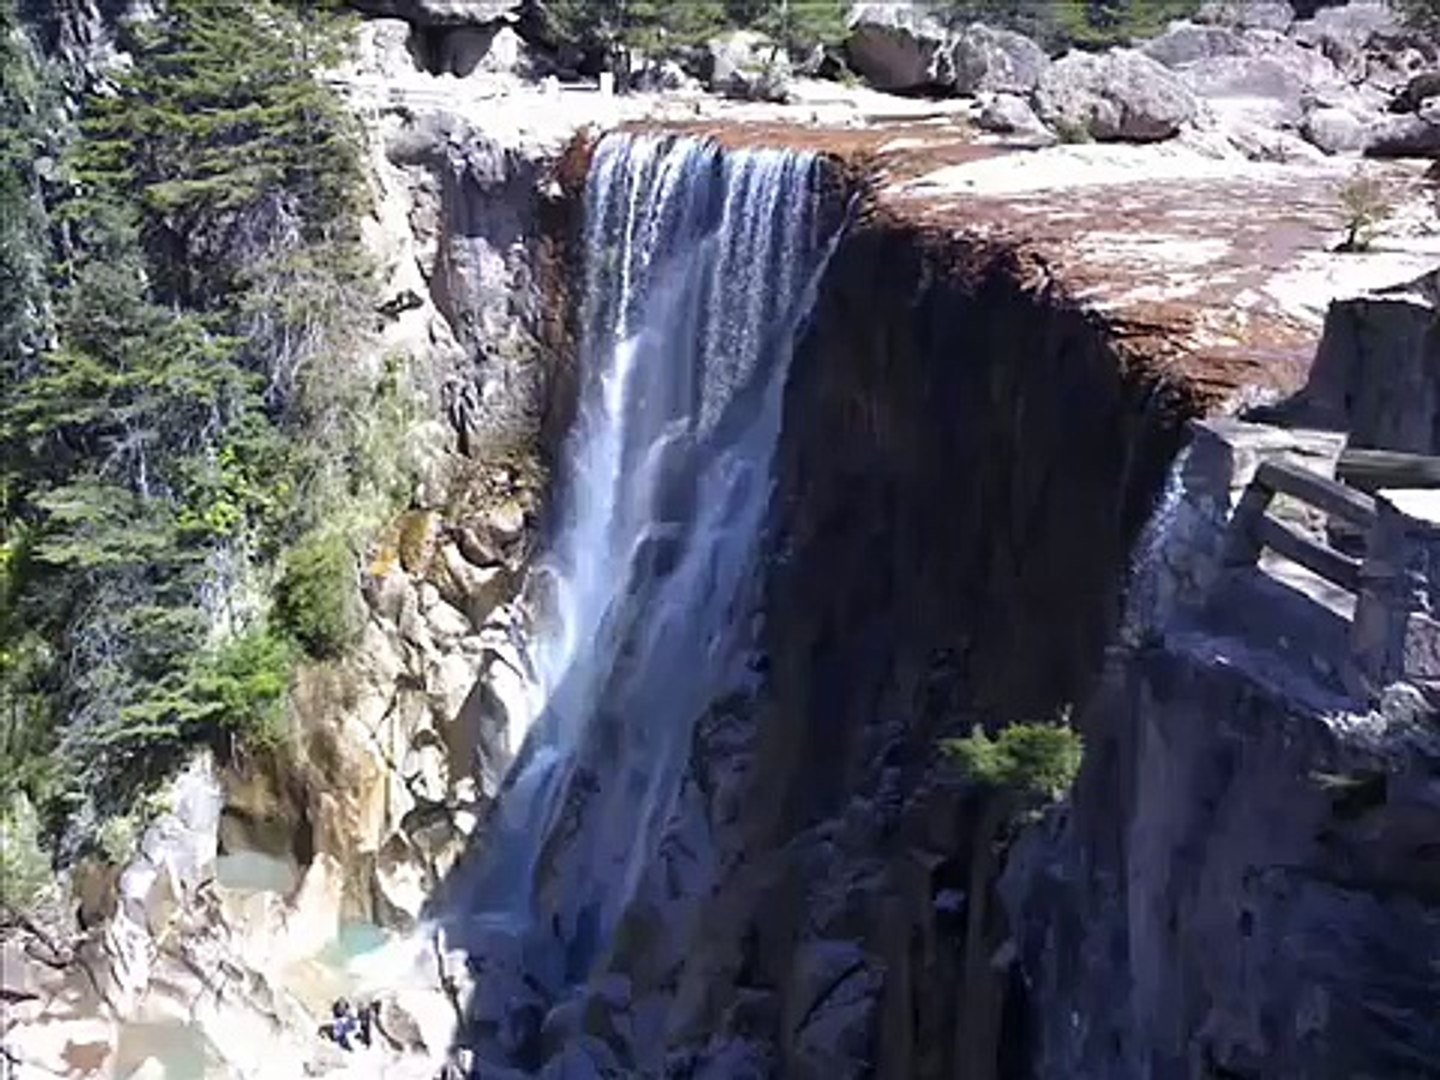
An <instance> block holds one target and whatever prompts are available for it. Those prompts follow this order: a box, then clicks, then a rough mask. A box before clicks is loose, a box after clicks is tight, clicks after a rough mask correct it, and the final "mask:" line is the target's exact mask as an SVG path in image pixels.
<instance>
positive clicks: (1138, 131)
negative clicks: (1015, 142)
mask: <svg viewBox="0 0 1440 1080" xmlns="http://www.w3.org/2000/svg"><path fill="white" fill-rule="evenodd" d="M1034 104H1035V111H1036V113H1037V114H1038V115H1039V117H1040V119H1041V120H1042V121H1044V123H1045V124H1046V125H1047V126H1049V127H1050V128H1052V129H1054V130H1055V131H1057V132H1060V133H1061V134H1062V136H1063V135H1065V134H1068V133H1073V134H1075V135H1081V134H1083V135H1088V136H1089V137H1090V138H1093V139H1096V140H1099V141H1102V142H1103V141H1124V142H1155V141H1158V140H1160V139H1168V138H1170V137H1171V136H1172V135H1175V134H1176V133H1177V132H1178V131H1179V130H1180V127H1181V125H1182V124H1184V123H1185V122H1186V121H1188V120H1190V119H1192V118H1193V117H1194V116H1195V114H1196V109H1197V103H1196V99H1195V95H1194V93H1193V92H1192V91H1191V90H1190V88H1189V87H1187V86H1186V85H1185V84H1184V82H1183V81H1181V80H1180V79H1179V78H1178V77H1177V76H1176V75H1175V73H1174V72H1172V71H1171V70H1170V69H1169V68H1167V67H1165V65H1163V64H1161V63H1160V62H1159V61H1157V60H1152V59H1151V58H1150V57H1148V56H1146V55H1145V54H1144V53H1142V52H1138V51H1136V50H1134V49H1112V50H1111V51H1109V52H1107V53H1099V54H1093V53H1082V52H1074V53H1070V54H1069V55H1067V56H1064V57H1062V58H1061V59H1059V60H1057V61H1056V62H1055V63H1053V64H1051V65H1050V67H1049V68H1048V69H1047V70H1046V71H1045V73H1044V74H1043V75H1042V76H1041V77H1040V83H1039V85H1038V86H1037V87H1036V88H1035V95H1034Z"/></svg>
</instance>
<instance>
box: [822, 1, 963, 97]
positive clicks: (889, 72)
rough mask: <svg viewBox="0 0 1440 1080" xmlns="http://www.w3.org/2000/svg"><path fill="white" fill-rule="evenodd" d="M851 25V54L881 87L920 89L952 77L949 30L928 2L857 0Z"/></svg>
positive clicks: (852, 62) (847, 53) (851, 60)
mask: <svg viewBox="0 0 1440 1080" xmlns="http://www.w3.org/2000/svg"><path fill="white" fill-rule="evenodd" d="M849 27H850V36H849V37H848V38H846V40H845V56H846V59H847V60H848V61H849V63H850V66H851V67H852V68H854V69H855V71H856V73H857V74H859V75H860V76H861V77H863V78H864V79H865V81H866V82H868V83H869V84H870V85H871V86H873V87H875V88H876V89H877V90H891V91H896V90H918V89H922V88H924V87H929V86H935V85H939V84H948V83H950V82H951V81H952V79H953V76H952V73H951V70H950V67H951V63H952V58H951V38H950V33H949V31H948V30H947V29H946V28H945V25H944V24H943V23H941V22H940V21H939V20H938V19H936V18H935V17H934V16H932V15H931V14H930V12H929V9H928V8H927V7H926V6H925V5H923V4H919V3H910V2H906V0H896V2H890V0H885V2H875V3H859V4H855V5H854V6H853V7H852V8H851V9H850V18H849Z"/></svg>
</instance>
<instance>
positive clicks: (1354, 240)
mask: <svg viewBox="0 0 1440 1080" xmlns="http://www.w3.org/2000/svg"><path fill="white" fill-rule="evenodd" d="M1340 207H1341V210H1342V211H1343V213H1344V215H1345V239H1344V240H1343V241H1341V243H1340V250H1341V251H1369V250H1370V245H1371V244H1373V243H1374V242H1375V235H1376V234H1377V233H1378V232H1379V231H1380V226H1381V225H1382V224H1384V222H1385V219H1386V218H1388V217H1389V216H1390V215H1391V214H1392V213H1394V211H1395V208H1394V206H1393V205H1392V204H1391V202H1390V199H1389V197H1388V196H1387V195H1386V194H1385V185H1384V184H1382V183H1381V182H1380V180H1379V179H1378V178H1376V177H1374V176H1370V175H1368V174H1366V173H1364V172H1359V171H1357V172H1356V173H1355V175H1354V176H1352V177H1351V178H1350V179H1349V180H1347V181H1346V182H1345V185H1344V186H1343V187H1342V188H1341V189H1340Z"/></svg>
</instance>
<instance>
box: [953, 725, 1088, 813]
mask: <svg viewBox="0 0 1440 1080" xmlns="http://www.w3.org/2000/svg"><path fill="white" fill-rule="evenodd" d="M941 748H942V749H943V750H944V751H945V753H946V754H947V755H949V756H950V757H952V758H953V759H954V760H955V761H956V762H958V763H959V765H960V768H961V769H962V770H963V771H964V773H965V775H966V776H967V777H969V778H970V779H971V780H973V781H975V782H976V783H978V784H982V785H984V786H985V787H988V788H996V789H1002V790H1005V791H1009V792H1014V793H1016V794H1021V795H1025V796H1029V797H1041V798H1047V799H1052V800H1053V799H1059V798H1061V797H1062V796H1064V794H1065V792H1066V791H1068V790H1069V789H1070V785H1071V784H1073V783H1074V782H1075V777H1076V775H1077V774H1078V773H1079V771H1080V762H1081V760H1082V759H1083V757H1084V744H1083V742H1082V741H1081V739H1080V736H1079V735H1078V734H1076V733H1075V732H1074V731H1073V730H1072V729H1071V728H1070V727H1068V726H1066V725H1063V724H1031V723H1022V724H1011V725H1010V726H1009V727H1006V728H1003V729H1002V730H1001V731H1000V733H999V734H998V735H996V736H994V737H992V736H990V735H987V734H986V733H985V730H984V729H983V728H981V727H980V726H979V725H978V724H977V725H976V726H975V728H974V730H973V731H971V733H970V734H969V735H966V736H964V737H963V738H959V739H947V740H946V741H945V742H944V743H942V744H941Z"/></svg>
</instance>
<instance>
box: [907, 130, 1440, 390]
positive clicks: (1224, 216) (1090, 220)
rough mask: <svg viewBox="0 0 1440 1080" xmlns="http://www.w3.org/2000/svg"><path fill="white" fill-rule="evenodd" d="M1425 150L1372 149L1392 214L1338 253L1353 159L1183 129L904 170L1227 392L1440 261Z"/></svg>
mask: <svg viewBox="0 0 1440 1080" xmlns="http://www.w3.org/2000/svg"><path fill="white" fill-rule="evenodd" d="M1424 167H1425V163H1422V162H1405V163H1390V164H1386V165H1383V166H1382V165H1367V166H1366V171H1367V173H1368V174H1369V175H1373V176H1375V177H1376V178H1377V179H1378V180H1379V181H1380V183H1381V184H1382V185H1383V189H1384V192H1385V201H1386V203H1387V204H1388V205H1389V206H1390V207H1391V208H1392V214H1391V216H1390V217H1389V218H1388V219H1387V221H1386V222H1385V223H1384V224H1383V225H1382V226H1381V229H1380V233H1379V235H1378V236H1377V238H1376V240H1375V242H1374V244H1373V246H1372V247H1371V249H1370V250H1369V251H1366V252H1364V253H1340V252H1337V251H1335V248H1336V247H1337V246H1338V245H1339V243H1340V242H1341V241H1342V240H1343V239H1344V237H1345V216H1344V211H1343V209H1342V206H1341V201H1340V191H1341V189H1342V187H1344V185H1345V184H1346V183H1347V181H1348V180H1349V179H1350V178H1351V176H1352V175H1353V174H1354V172H1353V170H1354V168H1355V166H1354V165H1353V163H1340V162H1333V161H1322V162H1304V163H1295V164H1282V163H1271V162H1252V161H1247V160H1243V159H1240V160H1237V159H1235V158H1233V157H1230V158H1217V157H1213V156H1210V155H1208V154H1205V153H1203V152H1201V151H1199V150H1197V149H1195V148H1193V147H1189V146H1186V145H1185V144H1183V143H1169V144H1164V145H1160V146H1146V147H1141V146H1097V145H1068V146H1057V147H1053V148H1050V149H1044V150H1036V151H1030V152H1026V153H1023V154H1021V153H1007V154H1003V155H1000V156H994V157H990V158H988V159H985V160H975V161H968V162H962V163H959V164H956V165H953V166H947V167H942V168H939V169H935V170H933V171H930V172H928V173H926V174H924V175H921V176H918V177H915V176H905V175H902V176H900V177H898V178H897V179H895V180H894V181H893V182H892V184H891V186H890V187H889V189H888V190H887V196H888V198H889V199H890V200H891V202H892V203H893V205H894V206H896V207H897V209H899V210H900V212H901V213H902V214H904V215H905V216H907V217H916V218H920V219H923V220H925V221H927V222H931V223H934V224H936V225H940V226H947V227H953V228H955V229H956V230H957V231H962V232H964V233H968V234H972V235H980V236H985V237H992V238H1002V237H1003V238H1007V239H1011V240H1014V241H1016V242H1021V243H1023V244H1025V245H1026V246H1027V247H1028V248H1029V249H1031V250H1033V251H1034V252H1036V253H1037V254H1038V255H1039V256H1040V257H1041V258H1042V259H1043V261H1044V263H1045V266H1046V269H1047V271H1048V273H1049V274H1051V275H1053V276H1054V277H1055V278H1057V279H1059V281H1060V282H1061V283H1063V285H1064V286H1065V287H1066V288H1068V289H1069V290H1070V291H1071V292H1072V294H1073V295H1074V296H1076V297H1077V298H1078V299H1079V300H1081V302H1082V303H1083V304H1084V305H1085V306H1087V307H1090V308H1092V309H1094V310H1095V311H1097V312H1098V313H1100V314H1103V315H1104V316H1105V317H1106V318H1107V319H1108V320H1109V321H1111V322H1112V324H1113V325H1114V326H1115V327H1116V329H1117V330H1118V331H1119V332H1120V333H1121V334H1122V335H1126V336H1128V335H1131V334H1134V335H1138V336H1140V337H1141V338H1145V339H1148V340H1149V343H1150V344H1151V345H1153V347H1154V348H1156V349H1159V350H1162V351H1163V353H1164V354H1166V355H1167V356H1168V357H1170V359H1171V360H1172V361H1173V363H1174V364H1175V365H1176V366H1177V367H1178V369H1179V370H1180V371H1182V372H1183V373H1184V374H1186V375H1187V376H1188V377H1189V378H1190V379H1191V380H1192V381H1195V382H1197V383H1199V384H1201V385H1202V386H1203V385H1209V386H1211V387H1212V389H1213V390H1214V391H1215V392H1217V393H1221V394H1223V393H1225V392H1227V389H1240V388H1257V389H1259V390H1261V391H1272V392H1277V393H1284V392H1289V391H1291V390H1294V389H1295V388H1297V387H1298V386H1299V384H1300V383H1301V382H1302V381H1303V378H1304V375H1305V373H1306V372H1307V371H1308V368H1309V365H1310V362H1311V360H1312V359H1313V357H1314V352H1315V347H1316V344H1317V343H1318V341H1319V337H1320V331H1321V328H1322V326H1323V323H1324V318H1325V313H1326V310H1327V309H1328V308H1329V305H1330V303H1331V301H1332V300H1336V299H1343V298H1347V297H1352V296H1356V295H1359V294H1361V293H1365V292H1368V291H1370V290H1373V289H1376V288H1382V287H1385V286H1388V285H1393V284H1395V283H1397V282H1402V281H1405V280H1408V279H1411V278H1414V277H1416V276H1418V275H1420V274H1422V273H1424V272H1426V271H1428V270H1430V269H1432V268H1433V267H1434V266H1435V265H1436V264H1437V262H1440V233H1437V228H1436V227H1437V224H1440V222H1437V218H1436V214H1435V210H1434V208H1433V207H1434V198H1435V196H1434V192H1433V189H1432V188H1431V187H1430V186H1429V185H1428V184H1427V183H1426V182H1425V180H1424V177H1423V173H1424Z"/></svg>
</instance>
